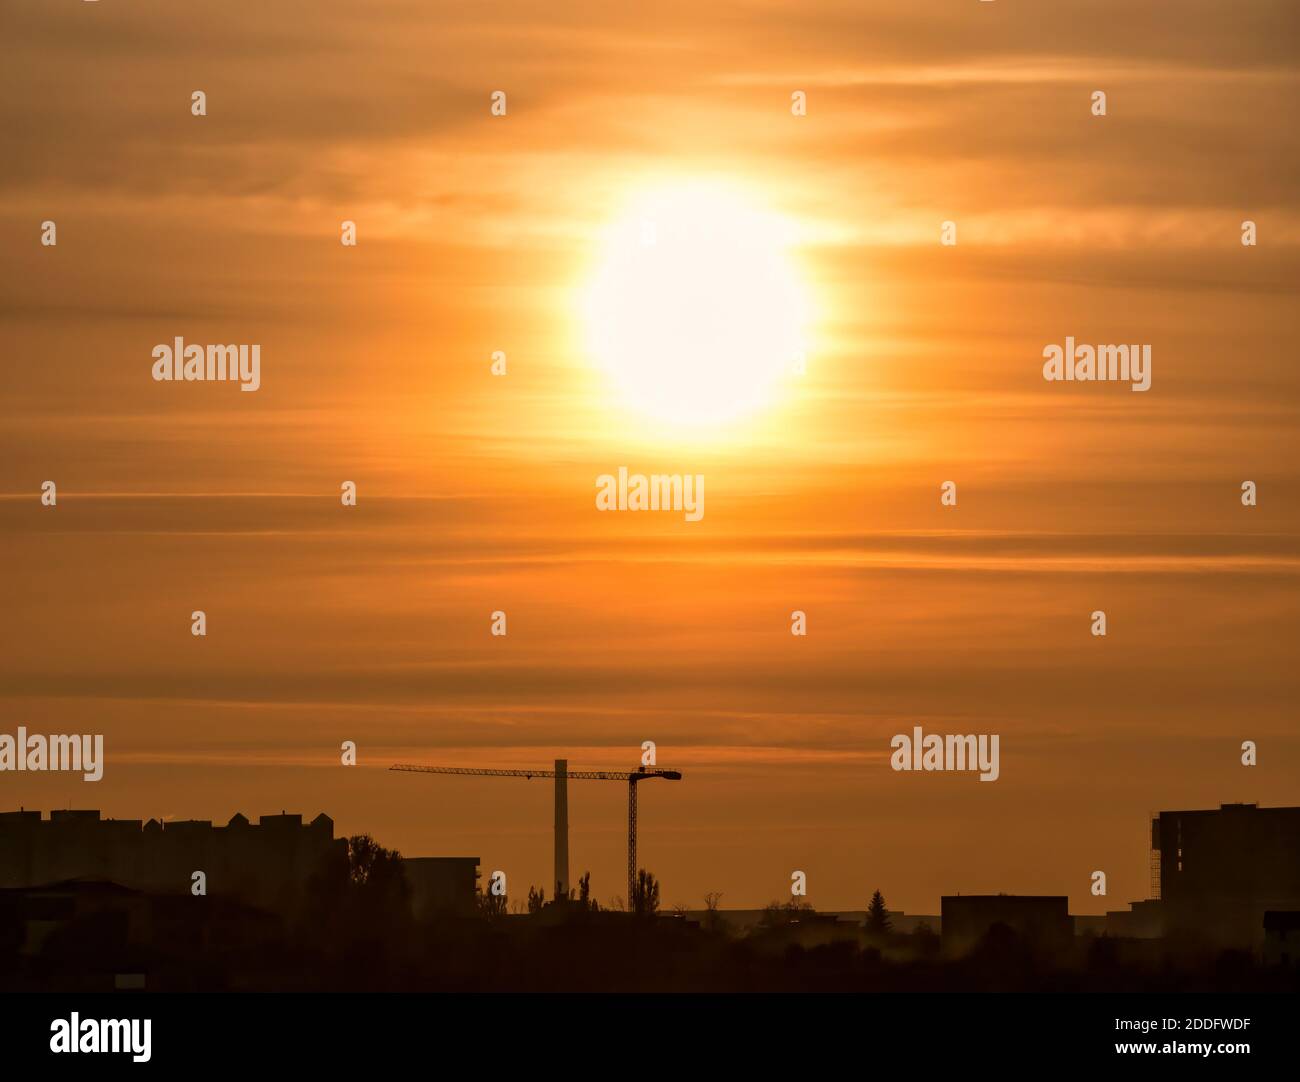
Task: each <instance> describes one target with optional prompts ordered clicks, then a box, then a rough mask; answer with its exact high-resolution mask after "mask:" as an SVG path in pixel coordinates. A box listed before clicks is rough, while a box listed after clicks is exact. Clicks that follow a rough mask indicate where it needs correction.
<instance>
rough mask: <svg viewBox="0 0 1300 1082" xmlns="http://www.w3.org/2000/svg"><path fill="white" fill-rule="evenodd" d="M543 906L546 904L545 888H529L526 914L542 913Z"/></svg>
mask: <svg viewBox="0 0 1300 1082" xmlns="http://www.w3.org/2000/svg"><path fill="white" fill-rule="evenodd" d="M545 904H546V888H545V887H529V888H528V912H530V913H540V912H541V911H542V906H544V905H545Z"/></svg>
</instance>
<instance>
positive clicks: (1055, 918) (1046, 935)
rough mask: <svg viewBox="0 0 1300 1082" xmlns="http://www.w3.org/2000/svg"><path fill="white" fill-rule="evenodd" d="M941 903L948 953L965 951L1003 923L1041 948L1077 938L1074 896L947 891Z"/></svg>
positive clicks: (1062, 945)
mask: <svg viewBox="0 0 1300 1082" xmlns="http://www.w3.org/2000/svg"><path fill="white" fill-rule="evenodd" d="M940 905H941V907H942V920H941V923H942V926H943V949H944V952H945V953H948V954H964V953H965V952H966V951H969V950H970V949H971V948H972V947H974V946H975V945H976V944H977V943H979V941H980V940H981V939H983V938H984V937H985V936H986V935H987V934H988V933H989V931H990V930H991V929H992V928H993V927H994V926H996V925H999V924H1001V925H1005V926H1006V927H1007V928H1009V929H1010V930H1011V931H1013V932H1015V934H1016V935H1017V936H1019V937H1020V938H1021V939H1022V940H1024V941H1025V942H1026V943H1028V944H1030V945H1031V946H1033V947H1035V948H1037V949H1041V950H1049V951H1055V950H1062V949H1065V948H1068V947H1069V945H1070V943H1071V941H1072V939H1073V938H1074V920H1073V918H1072V917H1071V916H1070V900H1069V899H1068V898H1067V897H1065V895H1060V896H1055V895H1031V894H958V895H954V896H949V895H944V897H942V898H941V899H940Z"/></svg>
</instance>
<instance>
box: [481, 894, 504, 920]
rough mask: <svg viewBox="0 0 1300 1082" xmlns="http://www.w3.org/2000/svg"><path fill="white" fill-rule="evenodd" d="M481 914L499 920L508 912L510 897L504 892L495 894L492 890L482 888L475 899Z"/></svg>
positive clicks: (489, 918)
mask: <svg viewBox="0 0 1300 1082" xmlns="http://www.w3.org/2000/svg"><path fill="white" fill-rule="evenodd" d="M474 901H475V903H476V905H477V908H478V911H479V915H480V916H483V917H486V918H487V919H488V920H497V919H499V918H500V917H504V916H505V915H506V913H507V912H508V899H507V898H506V896H505V895H504V894H493V893H492V891H490V890H481V891H479V892H478V895H477V897H475V899H474Z"/></svg>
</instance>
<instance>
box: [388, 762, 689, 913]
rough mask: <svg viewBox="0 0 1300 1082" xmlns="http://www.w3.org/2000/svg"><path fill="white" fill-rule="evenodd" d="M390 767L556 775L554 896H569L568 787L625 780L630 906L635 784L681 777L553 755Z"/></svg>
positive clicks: (671, 772)
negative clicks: (517, 762)
mask: <svg viewBox="0 0 1300 1082" xmlns="http://www.w3.org/2000/svg"><path fill="white" fill-rule="evenodd" d="M388 769H389V770H400V771H406V772H408V773H413V774H458V775H461V776H465V777H485V778H554V779H555V896H556V897H557V898H567V897H568V896H569V787H568V783H569V780H570V779H573V780H575V781H622V782H626V783H627V905H628V908H629V909H631V908H632V905H633V902H632V899H633V897H634V896H635V895H636V873H637V866H636V833H637V825H636V787H637V785H638V783H640V782H643V781H647V780H649V779H650V778H666V779H667V780H668V781H680V780H681V777H682V775H681V772H680V771H677V770H660V769H658V768H651V767H641V768H640V769H638V770H631V771H626V770H570V769H569V763H568V760H567V759H556V760H555V769H554V770H508V769H493V768H489V767H483V768H480V767H466V766H419V765H416V764H413V763H398V764H396V765H394V766H390V767H389V768H388Z"/></svg>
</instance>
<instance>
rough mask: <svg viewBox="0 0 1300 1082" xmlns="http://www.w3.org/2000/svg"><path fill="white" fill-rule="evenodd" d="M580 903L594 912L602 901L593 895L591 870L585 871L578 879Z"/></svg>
mask: <svg viewBox="0 0 1300 1082" xmlns="http://www.w3.org/2000/svg"><path fill="white" fill-rule="evenodd" d="M578 905H580V906H581V907H582V908H583V909H586V910H589V911H590V912H592V913H594V912H596V911H597V910H598V909H599V908H600V903H599V902H598V901H596V899H595V898H593V897H592V896H591V872H586V873H584V874H583V876H582V878H581V879H579V880H578Z"/></svg>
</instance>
